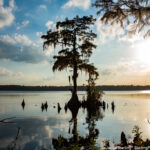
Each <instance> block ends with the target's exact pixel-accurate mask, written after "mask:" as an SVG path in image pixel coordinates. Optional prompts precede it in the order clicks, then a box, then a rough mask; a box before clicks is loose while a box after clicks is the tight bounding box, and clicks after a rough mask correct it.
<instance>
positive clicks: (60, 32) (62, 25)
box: [42, 16, 96, 99]
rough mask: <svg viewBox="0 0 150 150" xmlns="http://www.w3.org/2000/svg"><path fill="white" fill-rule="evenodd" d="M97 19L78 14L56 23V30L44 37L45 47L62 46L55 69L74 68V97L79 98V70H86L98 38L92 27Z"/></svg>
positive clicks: (56, 56)
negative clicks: (94, 41) (95, 40)
mask: <svg viewBox="0 0 150 150" xmlns="http://www.w3.org/2000/svg"><path fill="white" fill-rule="evenodd" d="M95 21H96V19H94V18H93V16H89V17H87V16H84V17H78V16H76V17H75V18H73V19H70V20H69V19H66V20H65V21H62V22H57V23H56V30H55V31H52V30H49V31H48V32H47V34H46V35H43V36H42V38H43V39H45V40H46V41H45V42H44V44H43V48H44V49H47V48H48V46H54V48H55V47H56V46H62V48H61V50H60V51H59V52H58V55H55V56H54V59H55V62H54V65H53V71H56V70H58V71H62V70H64V69H67V68H71V69H73V76H72V80H73V91H72V97H75V99H77V77H78V70H81V71H82V70H84V69H85V67H86V65H84V64H87V63H88V61H89V57H90V56H91V54H92V50H93V49H95V48H96V45H94V44H93V43H92V41H93V40H94V39H95V38H96V34H95V33H93V32H92V30H91V29H90V27H91V25H93V24H94V22H95ZM58 48H59V47H58Z"/></svg>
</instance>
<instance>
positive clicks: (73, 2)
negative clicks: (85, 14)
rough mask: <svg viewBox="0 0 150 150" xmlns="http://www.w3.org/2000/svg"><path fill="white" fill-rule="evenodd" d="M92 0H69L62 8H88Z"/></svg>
mask: <svg viewBox="0 0 150 150" xmlns="http://www.w3.org/2000/svg"><path fill="white" fill-rule="evenodd" d="M90 4H91V0H82V1H81V0H69V1H68V2H67V3H66V4H64V5H63V6H62V8H64V9H65V8H70V7H78V8H81V9H83V10H87V9H88V8H89V7H90Z"/></svg>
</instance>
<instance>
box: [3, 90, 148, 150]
mask: <svg viewBox="0 0 150 150" xmlns="http://www.w3.org/2000/svg"><path fill="white" fill-rule="evenodd" d="M84 95H85V92H78V96H79V99H80V100H82V98H83V96H84ZM70 97H71V94H70V92H58V91H57V92H10V91H9V92H8V91H3V92H0V120H3V119H5V118H8V119H7V120H3V122H0V150H5V149H6V150H7V149H8V146H12V145H13V144H14V140H15V138H16V135H17V133H18V132H19V134H18V137H17V140H16V149H17V150H30V149H31V150H34V149H35V150H41V149H42V150H47V149H54V145H53V142H52V141H53V140H52V139H58V137H60V136H61V137H64V138H66V139H71V137H72V136H73V134H76V136H80V137H86V136H88V135H89V133H92V132H93V131H95V132H98V133H97V135H96V136H97V137H96V146H98V147H100V146H101V145H102V141H103V140H105V139H107V140H109V141H110V142H112V143H113V142H115V143H119V142H120V134H121V132H122V131H124V133H125V134H126V137H127V138H129V139H130V138H131V137H132V136H133V135H132V129H133V127H134V126H135V125H138V126H139V127H140V129H141V131H142V137H143V139H146V138H149V139H150V124H149V123H148V119H149V118H150V91H131V92H125V91H121V92H117V91H115V92H105V94H104V96H103V98H102V100H104V101H105V102H106V103H107V104H108V107H106V108H105V109H103V108H100V109H99V111H98V112H96V113H95V114H90V113H89V112H88V111H87V110H86V109H83V108H80V109H79V110H78V114H77V117H76V120H71V119H72V113H71V111H70V110H67V111H65V109H64V107H65V103H67V102H68V101H69V99H70ZM23 99H24V101H25V107H24V108H23V107H22V105H21V103H22V100H23ZM46 101H47V103H48V108H47V110H43V111H42V109H41V104H42V103H45V102H46ZM113 101H114V104H115V108H114V110H112V108H111V103H112V102H113ZM57 103H59V104H60V107H61V108H62V109H61V110H59V111H58V107H57ZM106 106H107V105H106ZM95 129H96V130H95Z"/></svg>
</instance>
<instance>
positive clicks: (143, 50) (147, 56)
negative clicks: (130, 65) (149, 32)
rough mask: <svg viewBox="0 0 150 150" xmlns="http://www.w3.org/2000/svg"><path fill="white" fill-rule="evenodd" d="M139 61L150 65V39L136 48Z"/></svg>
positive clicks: (138, 44)
mask: <svg viewBox="0 0 150 150" xmlns="http://www.w3.org/2000/svg"><path fill="white" fill-rule="evenodd" d="M135 50H136V57H137V59H138V60H139V61H140V62H141V63H144V64H149V65H150V39H145V40H143V41H142V42H139V43H137V44H136V46H135Z"/></svg>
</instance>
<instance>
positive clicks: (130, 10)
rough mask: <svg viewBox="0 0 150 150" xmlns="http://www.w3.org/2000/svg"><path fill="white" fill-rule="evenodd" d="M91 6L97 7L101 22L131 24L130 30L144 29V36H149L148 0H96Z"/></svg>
mask: <svg viewBox="0 0 150 150" xmlns="http://www.w3.org/2000/svg"><path fill="white" fill-rule="evenodd" d="M93 6H94V7H96V8H98V11H97V14H98V15H101V21H102V22H104V23H106V24H107V23H108V22H111V23H112V24H113V23H114V22H116V23H120V25H121V26H122V27H125V26H126V25H128V24H132V28H131V31H130V32H132V33H135V32H136V31H138V32H140V31H141V30H146V33H145V36H150V1H149V0H96V1H95V3H94V4H93Z"/></svg>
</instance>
